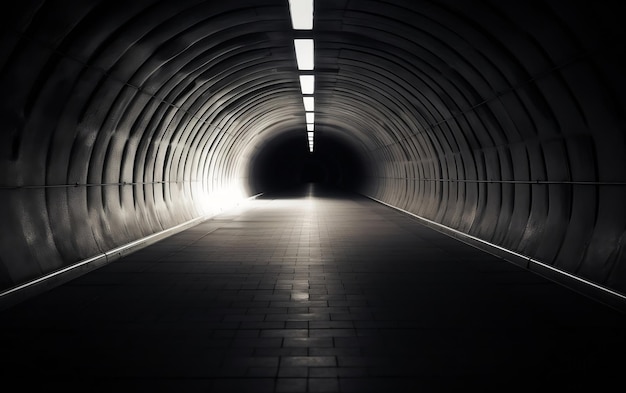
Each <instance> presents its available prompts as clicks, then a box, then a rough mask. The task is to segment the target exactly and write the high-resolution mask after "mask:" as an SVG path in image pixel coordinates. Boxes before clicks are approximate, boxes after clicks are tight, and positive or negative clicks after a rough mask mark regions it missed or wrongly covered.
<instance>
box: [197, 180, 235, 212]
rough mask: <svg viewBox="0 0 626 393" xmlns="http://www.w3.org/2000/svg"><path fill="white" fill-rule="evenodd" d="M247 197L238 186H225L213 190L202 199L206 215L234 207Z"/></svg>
mask: <svg viewBox="0 0 626 393" xmlns="http://www.w3.org/2000/svg"><path fill="white" fill-rule="evenodd" d="M244 199H245V193H244V192H243V190H242V189H241V188H240V187H238V186H231V187H225V188H222V189H219V190H216V191H213V192H211V193H210V194H208V195H207V196H205V198H203V200H202V210H203V213H204V214H205V215H209V216H210V215H213V214H217V213H220V212H222V211H224V210H228V209H232V208H234V207H236V206H237V205H239V204H240V203H241V202H242V201H243V200H244Z"/></svg>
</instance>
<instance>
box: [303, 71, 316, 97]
mask: <svg viewBox="0 0 626 393" xmlns="http://www.w3.org/2000/svg"><path fill="white" fill-rule="evenodd" d="M300 90H302V94H313V93H314V92H315V75H300Z"/></svg>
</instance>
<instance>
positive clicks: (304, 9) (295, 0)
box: [289, 0, 313, 30]
mask: <svg viewBox="0 0 626 393" xmlns="http://www.w3.org/2000/svg"><path fill="white" fill-rule="evenodd" d="M289 12H290V14H291V25H292V26H293V28H294V29H295V30H311V29H313V0H289Z"/></svg>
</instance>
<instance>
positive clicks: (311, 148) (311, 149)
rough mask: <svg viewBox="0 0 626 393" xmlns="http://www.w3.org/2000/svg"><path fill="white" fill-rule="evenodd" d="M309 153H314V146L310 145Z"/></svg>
mask: <svg viewBox="0 0 626 393" xmlns="http://www.w3.org/2000/svg"><path fill="white" fill-rule="evenodd" d="M309 151H310V152H311V153H313V144H312V143H309Z"/></svg>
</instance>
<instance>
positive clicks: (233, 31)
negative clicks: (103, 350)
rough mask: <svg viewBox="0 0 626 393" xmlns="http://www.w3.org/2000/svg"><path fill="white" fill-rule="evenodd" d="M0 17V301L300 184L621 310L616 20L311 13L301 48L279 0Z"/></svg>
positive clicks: (536, 12) (142, 2)
mask: <svg viewBox="0 0 626 393" xmlns="http://www.w3.org/2000/svg"><path fill="white" fill-rule="evenodd" d="M0 7H1V8H2V11H1V12H0V15H1V17H0V18H2V25H1V26H2V35H1V40H0V43H1V44H0V86H1V88H0V89H1V90H0V91H1V92H2V94H1V96H0V124H1V126H2V130H1V132H0V176H1V178H0V222H1V225H0V292H2V296H1V298H3V301H5V302H7V303H15V302H16V301H19V300H20V299H23V298H25V297H27V296H30V295H32V294H33V293H36V292H38V291H39V292H40V291H42V290H45V289H46V288H50V287H51V286H53V285H56V284H55V282H57V283H58V282H62V281H63V280H68V279H70V278H71V277H75V276H76V275H77V274H81V273H82V272H84V271H88V270H89V269H92V268H95V267H98V266H102V265H103V264H105V263H107V262H110V261H112V260H114V259H116V258H119V257H120V256H122V255H124V254H125V253H129V252H132V251H133V250H134V249H137V248H138V247H141V246H142V245H145V244H148V243H150V242H152V241H155V240H158V239H159V238H162V237H163V236H167V235H168V234H171V233H174V232H175V231H177V230H180V229H181V228H187V227H189V226H191V225H193V224H194V223H198V222H200V220H203V219H205V218H206V217H211V216H212V215H215V214H216V213H218V212H219V211H221V210H222V209H225V208H227V207H228V206H230V205H232V204H234V203H236V202H237V201H239V200H244V199H245V198H248V197H251V196H254V195H257V194H259V193H262V192H267V191H269V190H274V189H280V188H284V187H287V186H292V185H296V184H298V183H302V182H306V181H316V182H324V183H327V184H330V185H333V186H336V187H340V188H343V189H346V190H350V191H354V192H357V193H359V194H362V195H365V196H367V197H370V198H373V199H375V200H377V201H380V202H382V203H384V204H387V205H389V206H392V207H395V208H397V209H401V210H403V211H405V212H408V213H410V214H412V215H414V216H416V217H418V218H420V219H421V220H422V221H423V222H424V223H426V224H427V225H430V226H432V227H434V228H437V229H438V230H441V231H444V232H446V233H448V234H450V235H452V236H456V237H459V238H460V239H463V240H465V241H467V242H471V243H473V244H475V245H477V246H479V247H482V248H485V249H487V250H490V251H491V252H492V253H496V254H501V255H503V256H505V257H506V258H508V259H511V260H514V261H516V262H517V263H518V264H520V265H522V266H524V267H527V268H529V269H531V270H533V269H534V270H536V271H538V272H540V273H541V274H544V275H548V276H550V277H552V278H554V279H557V280H563V281H564V282H566V283H568V285H571V286H576V287H577V288H579V289H581V290H585V289H584V288H586V290H590V291H592V292H593V293H594V295H597V296H598V297H599V298H602V299H603V300H607V299H609V300H608V301H611V302H614V303H615V302H617V303H620V302H623V299H624V294H626V253H625V244H624V243H625V242H626V231H625V229H626V203H625V201H626V117H625V114H626V110H625V109H626V94H625V92H626V73H625V72H624V70H625V69H626V56H625V54H626V53H625V52H624V42H625V38H626V34H625V33H626V31H625V26H626V25H625V24H624V23H623V18H624V16H625V15H626V13H625V12H624V11H625V7H624V3H621V2H604V1H558V0H546V1H539V0H537V1H495V0H472V1H457V0H388V1H349V0H334V1H323V0H319V1H316V2H315V11H314V12H315V13H314V26H313V28H312V29H311V30H297V29H294V28H293V26H292V22H291V20H290V14H289V12H290V11H289V7H288V2H287V1H286V0H284V1H283V0H278V1H277V0H256V1H254V0H229V1H198V0H176V1H168V0H163V1H158V0H137V1H135V0H133V1H125V2H122V1H97V0H88V1H87V0H83V1H51V0H48V1H46V0H33V1H14V2H5V3H3V5H2V6H0ZM295 39H313V42H314V54H315V64H314V68H313V69H312V70H308V71H301V70H299V69H298V67H297V66H296V55H295V53H294V40H295ZM303 74H307V75H314V77H315V85H314V89H315V90H314V93H313V94H311V95H312V96H314V99H315V109H314V113H315V120H314V127H315V128H314V134H315V139H314V140H315V147H314V149H313V152H310V151H309V149H308V145H307V136H306V129H305V108H304V107H303V100H302V98H303V95H302V91H301V85H300V82H299V77H300V76H301V75H303ZM610 299H612V300H610Z"/></svg>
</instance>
